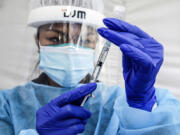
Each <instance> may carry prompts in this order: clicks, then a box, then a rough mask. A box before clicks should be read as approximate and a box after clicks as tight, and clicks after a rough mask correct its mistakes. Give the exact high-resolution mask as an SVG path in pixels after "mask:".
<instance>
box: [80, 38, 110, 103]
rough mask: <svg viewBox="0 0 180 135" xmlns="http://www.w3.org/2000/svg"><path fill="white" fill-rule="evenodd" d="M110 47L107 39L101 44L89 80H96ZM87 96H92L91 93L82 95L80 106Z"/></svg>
mask: <svg viewBox="0 0 180 135" xmlns="http://www.w3.org/2000/svg"><path fill="white" fill-rule="evenodd" d="M110 47H111V43H110V42H109V41H106V43H105V45H104V46H103V48H102V51H101V53H100V55H99V58H98V61H97V63H96V66H95V68H94V71H93V73H92V76H91V81H90V82H97V80H98V77H99V74H100V72H101V69H102V66H103V64H104V62H105V60H106V57H107V54H108V52H109V49H110ZM89 97H93V95H92V93H91V94H88V95H87V96H85V97H84V99H83V101H82V103H81V106H83V105H84V104H85V103H86V101H87V100H88V98H89Z"/></svg>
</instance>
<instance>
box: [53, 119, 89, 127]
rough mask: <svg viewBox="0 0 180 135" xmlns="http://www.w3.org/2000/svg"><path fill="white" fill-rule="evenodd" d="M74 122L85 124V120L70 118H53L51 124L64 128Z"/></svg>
mask: <svg viewBox="0 0 180 135" xmlns="http://www.w3.org/2000/svg"><path fill="white" fill-rule="evenodd" d="M76 124H86V120H81V119H76V118H70V119H66V120H54V121H53V126H54V127H59V128H66V127H70V126H72V125H76Z"/></svg>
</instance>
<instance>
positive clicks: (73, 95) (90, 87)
mask: <svg viewBox="0 0 180 135" xmlns="http://www.w3.org/2000/svg"><path fill="white" fill-rule="evenodd" d="M96 87H97V84H96V83H89V84H86V85H83V86H81V87H78V88H76V89H74V90H71V91H69V92H67V93H64V94H62V95H61V96H59V97H57V98H55V99H54V100H52V101H51V102H50V103H51V104H54V105H57V106H59V107H61V106H63V105H66V104H69V103H71V102H73V101H76V100H79V99H82V98H83V97H85V96H86V95H88V94H90V93H92V92H93V91H94V90H95V89H96Z"/></svg>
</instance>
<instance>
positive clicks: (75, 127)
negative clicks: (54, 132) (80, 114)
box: [66, 124, 85, 135]
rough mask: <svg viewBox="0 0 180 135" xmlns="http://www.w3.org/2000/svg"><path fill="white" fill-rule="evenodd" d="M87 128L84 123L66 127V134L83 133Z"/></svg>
mask: <svg viewBox="0 0 180 135" xmlns="http://www.w3.org/2000/svg"><path fill="white" fill-rule="evenodd" d="M84 129H85V126H84V124H76V125H73V126H71V127H69V128H67V129H66V131H67V132H66V133H67V134H66V135H76V134H78V133H82V132H83V131H84Z"/></svg>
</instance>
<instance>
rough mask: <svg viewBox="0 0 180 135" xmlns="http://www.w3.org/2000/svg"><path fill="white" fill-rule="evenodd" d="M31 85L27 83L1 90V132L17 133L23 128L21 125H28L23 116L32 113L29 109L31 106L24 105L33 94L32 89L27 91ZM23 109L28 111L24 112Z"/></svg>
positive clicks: (5, 134) (6, 133)
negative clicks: (31, 93)
mask: <svg viewBox="0 0 180 135" xmlns="http://www.w3.org/2000/svg"><path fill="white" fill-rule="evenodd" d="M29 87H31V86H30V85H28V84H26V85H25V86H17V87H15V88H12V89H8V90H0V134H2V135H17V134H18V132H19V131H20V129H21V126H20V125H24V126H25V125H26V124H25V123H27V122H26V119H24V120H23V117H27V116H26V115H28V117H29V115H31V114H30V113H29V111H27V110H29V109H30V106H27V108H23V107H24V106H25V104H26V103H27V102H26V101H28V99H29V98H30V97H29V96H31V95H30V94H29V93H30V91H29V93H27V92H26V91H27V90H30V88H29ZM22 101H23V102H22ZM22 110H25V111H27V113H23V112H22ZM22 123H24V124H22Z"/></svg>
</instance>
